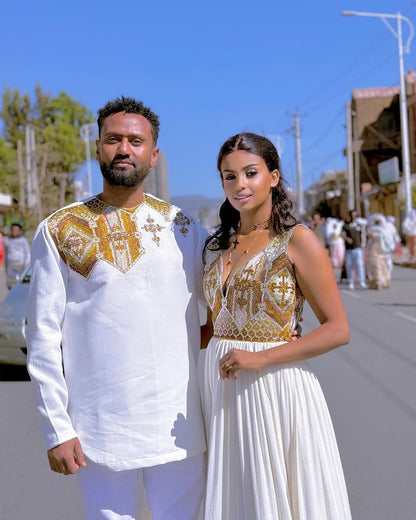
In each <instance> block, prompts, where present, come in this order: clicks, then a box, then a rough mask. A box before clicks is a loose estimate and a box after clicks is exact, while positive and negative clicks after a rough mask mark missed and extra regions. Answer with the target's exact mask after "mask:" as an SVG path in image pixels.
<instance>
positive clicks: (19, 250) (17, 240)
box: [4, 222, 30, 289]
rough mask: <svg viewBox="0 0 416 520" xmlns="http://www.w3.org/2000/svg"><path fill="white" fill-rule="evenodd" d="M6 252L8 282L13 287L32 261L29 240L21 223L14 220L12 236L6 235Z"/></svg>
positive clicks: (11, 229) (11, 228) (9, 286)
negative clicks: (24, 234)
mask: <svg viewBox="0 0 416 520" xmlns="http://www.w3.org/2000/svg"><path fill="white" fill-rule="evenodd" d="M4 252H5V254H4V261H5V268H6V283H7V287H8V288H9V289H11V288H12V286H13V285H14V284H15V283H16V281H17V279H18V278H19V276H20V275H21V274H22V272H23V270H24V268H25V267H26V266H27V265H28V264H29V262H30V245H29V241H28V239H27V238H26V237H25V236H23V228H22V225H21V224H20V223H18V222H14V223H13V224H12V225H11V226H10V236H8V237H6V241H5V250H4Z"/></svg>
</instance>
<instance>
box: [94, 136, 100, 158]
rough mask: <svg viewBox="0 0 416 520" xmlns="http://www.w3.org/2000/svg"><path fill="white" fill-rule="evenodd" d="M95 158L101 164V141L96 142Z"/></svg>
mask: <svg viewBox="0 0 416 520" xmlns="http://www.w3.org/2000/svg"><path fill="white" fill-rule="evenodd" d="M95 158H96V159H97V161H98V162H100V140H99V139H97V140H96V141H95Z"/></svg>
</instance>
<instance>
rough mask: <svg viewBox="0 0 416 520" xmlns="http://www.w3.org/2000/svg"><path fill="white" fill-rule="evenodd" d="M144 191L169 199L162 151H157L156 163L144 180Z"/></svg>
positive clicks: (166, 173)
mask: <svg viewBox="0 0 416 520" xmlns="http://www.w3.org/2000/svg"><path fill="white" fill-rule="evenodd" d="M143 186H144V192H145V193H150V194H151V195H154V196H155V197H158V198H159V199H162V200H166V201H169V182H168V165H167V162H166V157H165V154H164V153H163V152H159V157H158V159H157V164H156V166H155V167H154V168H151V169H150V172H149V174H148V176H147V177H146V178H145V180H144V185H143Z"/></svg>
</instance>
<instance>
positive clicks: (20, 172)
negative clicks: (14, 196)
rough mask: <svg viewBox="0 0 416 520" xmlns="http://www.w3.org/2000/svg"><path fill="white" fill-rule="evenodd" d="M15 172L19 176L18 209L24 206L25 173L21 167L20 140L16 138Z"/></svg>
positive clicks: (22, 208)
mask: <svg viewBox="0 0 416 520" xmlns="http://www.w3.org/2000/svg"><path fill="white" fill-rule="evenodd" d="M17 173H18V177H19V211H21V212H24V211H25V208H26V190H25V174H24V169H23V145H22V140H21V139H18V140H17Z"/></svg>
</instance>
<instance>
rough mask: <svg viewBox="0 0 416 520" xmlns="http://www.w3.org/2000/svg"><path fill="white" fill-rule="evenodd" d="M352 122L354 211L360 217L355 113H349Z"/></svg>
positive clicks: (358, 149)
mask: <svg viewBox="0 0 416 520" xmlns="http://www.w3.org/2000/svg"><path fill="white" fill-rule="evenodd" d="M351 120H352V146H353V150H354V163H353V164H354V192H355V208H354V209H355V211H356V212H357V215H358V216H359V217H361V169H360V148H359V142H358V121H357V113H356V112H354V111H353V110H352V111H351Z"/></svg>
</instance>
